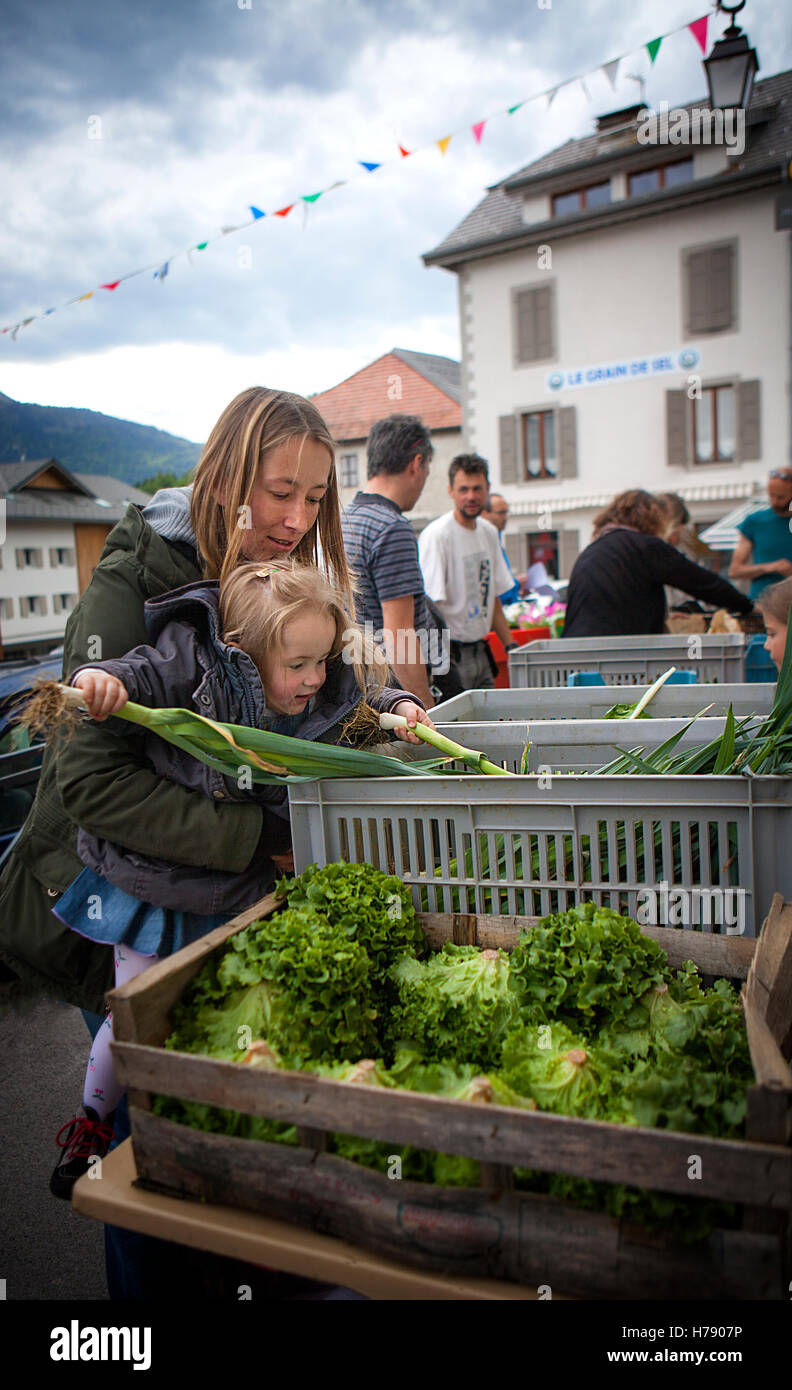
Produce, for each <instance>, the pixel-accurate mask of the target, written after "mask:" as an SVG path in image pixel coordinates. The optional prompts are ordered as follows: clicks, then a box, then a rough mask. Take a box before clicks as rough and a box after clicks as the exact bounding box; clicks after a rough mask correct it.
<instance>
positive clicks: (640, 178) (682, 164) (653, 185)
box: [627, 159, 693, 198]
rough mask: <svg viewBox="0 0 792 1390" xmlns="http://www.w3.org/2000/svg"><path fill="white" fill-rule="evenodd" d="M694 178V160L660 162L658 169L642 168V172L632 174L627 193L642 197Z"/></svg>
mask: <svg viewBox="0 0 792 1390" xmlns="http://www.w3.org/2000/svg"><path fill="white" fill-rule="evenodd" d="M692 178H693V160H692V159H680V160H678V161H677V162H676V164H660V165H658V166H657V168H656V169H642V170H641V172H640V174H630V177H629V178H628V180H627V194H628V197H630V198H640V197H641V196H642V195H643V194H645V193H659V192H660V191H661V189H663V188H676V187H677V186H678V185H679V184H680V183H689V182H690V180H691V179H692Z"/></svg>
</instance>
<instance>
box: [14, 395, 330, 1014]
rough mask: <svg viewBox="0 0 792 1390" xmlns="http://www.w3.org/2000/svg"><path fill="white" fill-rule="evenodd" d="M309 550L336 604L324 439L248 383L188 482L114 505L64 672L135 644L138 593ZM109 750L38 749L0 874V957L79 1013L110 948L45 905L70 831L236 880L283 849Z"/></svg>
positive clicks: (102, 744)
mask: <svg viewBox="0 0 792 1390" xmlns="http://www.w3.org/2000/svg"><path fill="white" fill-rule="evenodd" d="M318 544H321V550H322V556H323V563H324V566H325V568H326V570H327V572H328V574H329V576H330V578H331V579H332V580H333V582H334V584H335V585H336V587H337V588H338V589H339V590H340V591H341V592H342V594H343V595H344V596H345V601H346V602H347V606H350V602H349V574H348V571H347V565H346V559H345V556H344V547H343V541H342V537H341V521H340V512H339V504H338V488H337V483H336V473H335V463H334V452H333V439H332V436H331V434H330V431H329V429H328V427H327V425H326V424H325V421H324V420H323V419H322V416H321V415H320V413H319V411H318V410H317V409H316V406H315V405H313V404H312V402H311V401H309V400H306V399H305V398H304V397H302V396H297V395H293V394H292V393H291V392H288V391H272V390H268V389H267V388H266V387H263V386H253V387H250V388H249V389H248V390H246V391H242V392H240V394H239V395H238V396H236V397H235V399H234V400H232V401H231V403H230V404H229V405H228V406H227V407H226V409H225V410H224V411H223V413H222V415H221V416H220V418H219V420H218V421H217V424H216V425H215V426H214V428H213V430H212V431H211V433H210V435H209V438H208V440H207V442H206V445H205V447H204V449H203V451H202V454H201V458H200V460H199V462H198V465H197V468H196V473H195V482H194V484H193V485H192V487H186V488H167V489H164V490H162V491H160V492H158V493H157V494H156V495H155V497H154V498H153V499H152V502H151V503H150V504H149V505H148V506H146V507H145V508H144V509H143V510H141V509H140V508H139V507H137V506H135V505H130V507H129V508H128V510H127V513H126V515H125V516H124V517H123V519H122V520H121V521H120V522H119V523H118V525H117V526H115V527H114V528H113V530H112V531H111V532H110V534H109V536H108V537H107V541H106V543H105V547H104V550H103V551H102V555H101V557H100V559H99V563H98V564H97V566H96V569H95V570H94V573H93V576H92V578H91V582H90V584H89V585H88V588H87V589H86V590H85V592H84V593H83V594H82V596H81V597H80V600H79V602H78V603H77V605H76V606H75V608H74V610H73V611H72V613H71V614H70V616H69V620H68V623H67V624H66V633H65V637H64V647H63V675H64V679H68V678H69V677H70V675H71V674H72V672H73V671H74V670H75V669H76V668H77V667H78V666H81V665H84V664H85V663H86V662H90V661H96V660H99V661H106V660H108V659H111V658H114V657H119V656H121V655H122V654H123V653H124V652H127V651H129V650H130V649H131V648H132V647H135V646H137V645H139V644H142V643H145V642H146V640H147V639H146V628H145V624H144V617H143V608H144V604H145V602H146V600H147V599H154V598H157V597H159V596H160V595H162V594H165V593H168V592H169V591H170V590H173V589H179V588H181V587H182V586H183V585H185V584H190V583H193V582H195V581H196V580H199V579H207V578H208V579H221V578H225V576H226V575H227V574H228V573H229V571H231V570H232V569H233V568H234V567H235V566H236V565H237V564H238V563H240V562H244V561H245V560H257V561H260V562H262V563H263V562H265V561H269V560H274V559H277V558H279V557H282V556H288V555H291V556H294V558H295V559H297V560H301V561H304V562H308V563H311V562H313V561H315V559H316V555H317V546H318ZM200 700H201V697H200V696H199V697H198V705H197V708H198V709H199V712H200V711H201V710H202V709H203V705H202V704H201V703H200ZM122 745H123V740H119V739H118V738H114V737H113V736H112V735H109V734H107V732H106V730H100V731H96V730H92V731H91V732H90V734H87V733H86V731H85V730H83V729H79V730H78V731H77V732H76V733H75V734H74V735H73V736H72V737H71V738H69V739H65V738H60V739H56V740H55V741H54V742H53V743H52V744H51V745H50V746H49V748H48V749H47V752H46V753H45V756H44V762H43V766H42V772H41V778H40V780H39V785H38V789H37V793H36V799H35V801H34V803H33V806H32V808H31V810H30V813H29V815H28V818H27V820H26V822H25V825H24V826H23V827H22V830H21V831H20V833H19V836H18V838H17V840H16V842H15V844H14V847H13V851H12V853H11V854H10V856H9V858H8V861H7V863H6V865H5V868H4V871H3V874H2V877H0V960H2V961H3V962H5V964H6V965H8V966H10V967H11V968H12V970H13V971H14V972H15V973H16V974H18V975H21V976H22V977H23V978H24V979H27V980H29V981H32V982H34V983H35V984H38V985H39V986H40V987H41V988H42V989H44V990H47V991H48V992H50V993H53V994H54V995H55V997H56V998H59V999H61V1000H63V1001H65V1002H67V1003H72V1004H76V1005H78V1006H79V1007H81V1008H82V1009H85V1010H88V1011H90V1012H92V1013H94V1014H100V1013H101V1012H102V1011H103V1008H104V994H105V991H106V990H107V989H110V988H112V984H113V955H112V951H111V950H110V949H109V948H108V947H107V946H99V945H96V944H95V943H94V942H91V941H86V940H83V939H81V938H78V937H76V936H75V935H74V934H73V933H71V932H69V931H68V929H67V928H65V927H64V925H63V924H62V923H61V922H59V921H58V918H57V917H56V916H55V915H54V914H53V910H52V909H53V908H54V907H56V906H57V902H58V899H59V898H60V896H61V894H62V893H64V892H65V890H66V889H67V888H68V886H69V884H70V883H71V882H72V881H73V879H74V878H75V877H76V875H77V874H78V873H79V872H80V871H81V869H82V867H83V866H82V863H81V861H80V859H79V856H78V854H77V832H78V827H81V828H82V829H83V830H85V831H87V832H88V833H91V832H92V831H93V829H94V827H96V826H98V825H99V824H100V823H101V825H102V828H103V829H102V833H103V834H104V835H105V836H106V837H107V838H109V839H111V840H112V841H113V842H115V843H118V844H122V845H124V846H126V847H127V848H128V849H130V850H132V851H134V852H138V853H140V854H143V855H147V854H154V855H158V856H160V857H165V858H169V859H172V860H173V861H174V862H178V863H181V864H184V865H202V866H208V867H209V868H212V869H215V870H218V871H222V872H225V873H229V874H241V873H243V872H244V871H246V870H247V869H248V868H249V866H250V864H251V861H252V860H253V859H254V858H255V856H256V855H257V854H258V853H260V845H261V843H263V842H264V840H267V843H268V844H269V846H270V848H271V850H272V851H273V852H275V853H277V852H278V851H279V850H280V851H281V852H286V851H287V850H288V847H289V839H288V826H286V827H284V824H283V821H282V820H277V819H276V820H275V821H274V822H273V823H270V817H269V813H268V812H267V810H266V808H262V807H261V806H258V805H253V804H250V803H248V804H241V803H238V802H232V801H226V800H225V799H221V798H219V799H216V800H214V801H210V800H207V799H205V798H203V797H196V796H195V795H194V794H193V793H192V792H191V791H189V790H188V789H187V788H185V787H182V786H178V785H177V784H175V783H173V782H168V781H166V780H164V779H162V778H161V777H158V776H157V774H156V773H155V772H154V771H153V770H152V768H151V766H150V765H149V764H148V763H147V762H146V760H145V759H143V758H140V759H139V760H138V762H137V763H134V762H132V763H130V759H129V756H128V750H127V749H126V748H124V747H123V746H122ZM268 837H269V838H268Z"/></svg>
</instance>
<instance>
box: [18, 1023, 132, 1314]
mask: <svg viewBox="0 0 792 1390" xmlns="http://www.w3.org/2000/svg"><path fill="white" fill-rule="evenodd" d="M90 1042H91V1037H90V1034H89V1032H88V1029H87V1028H86V1026H85V1023H84V1022H83V1018H82V1015H81V1013H80V1011H79V1009H74V1008H72V1007H71V1006H70V1005H67V1004H59V1003H57V1002H56V1001H54V1000H52V999H39V1000H38V1002H36V1003H35V1005H34V1006H33V1007H32V1008H29V1009H28V1011H26V1012H25V1013H21V1014H20V1013H17V1012H13V1011H12V1012H9V1013H6V1014H5V1015H4V1016H3V1017H1V1018H0V1058H1V1059H2V1061H0V1144H1V1145H2V1149H1V1150H0V1152H1V1153H2V1158H0V1280H5V1297H6V1298H7V1299H12V1300H16V1299H56V1298H65V1299H74V1298H79V1299H106V1298H107V1284H106V1281H105V1260H104V1227H103V1226H102V1225H101V1223H100V1222H98V1221H93V1220H91V1218H90V1217H86V1216H80V1215H78V1214H77V1212H75V1211H73V1210H72V1207H71V1203H70V1202H66V1201H63V1200H61V1199H59V1198H57V1197H53V1196H52V1194H51V1192H50V1190H49V1180H50V1175H51V1173H52V1170H53V1168H54V1167H55V1164H56V1163H57V1160H58V1155H59V1153H60V1150H59V1149H58V1147H57V1145H56V1143H55V1136H56V1134H57V1132H58V1130H59V1129H60V1127H61V1125H63V1124H65V1123H66V1121H67V1120H69V1119H71V1117H72V1116H73V1115H74V1114H76V1113H77V1111H78V1110H79V1107H80V1105H81V1102H82V1086H83V1079H84V1076H85V1067H86V1064H87V1061H88V1049H89V1046H90ZM1 1289H2V1286H1V1285H0V1290H1Z"/></svg>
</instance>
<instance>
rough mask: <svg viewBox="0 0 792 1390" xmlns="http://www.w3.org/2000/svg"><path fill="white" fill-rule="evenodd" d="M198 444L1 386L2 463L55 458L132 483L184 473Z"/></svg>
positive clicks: (83, 470)
mask: <svg viewBox="0 0 792 1390" xmlns="http://www.w3.org/2000/svg"><path fill="white" fill-rule="evenodd" d="M200 452H201V445H200V444H193V443H192V442H191V441H190V440H189V439H181V438H180V437H179V436H178V435H175V434H167V433H166V431H165V430H157V429H154V428H153V426H151V425H136V424H133V422H132V421H131V420H117V419H115V417H114V416H112V415H102V414H100V412H99V411H98V410H75V409H72V408H71V407H64V406H56V405H27V404H24V403H23V402H22V401H14V400H12V399H11V397H10V396H4V395H3V393H2V392H0V463H13V462H15V461H16V460H17V459H19V458H21V456H22V455H23V454H24V455H25V456H26V457H27V458H29V459H36V458H55V459H57V460H58V462H59V463H62V464H63V465H64V467H65V468H68V469H70V470H71V471H72V472H75V473H105V474H107V473H109V474H110V475H111V476H112V477H113V478H122V479H123V480H124V482H127V483H136V482H138V481H139V480H140V479H142V478H148V477H150V475H151V474H152V473H175V474H177V475H180V474H182V473H186V472H187V471H188V469H190V468H192V467H193V466H194V465H195V464H196V463H197V461H198V457H199V455H200Z"/></svg>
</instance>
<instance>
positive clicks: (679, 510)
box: [655, 492, 690, 527]
mask: <svg viewBox="0 0 792 1390" xmlns="http://www.w3.org/2000/svg"><path fill="white" fill-rule="evenodd" d="M655 495H656V497H657V500H658V502H662V504H663V506H664V507H665V509H666V511H667V513H668V520H669V522H670V524H671V525H672V526H674V527H676V526H687V524H688V522H689V521H690V512H689V511H688V509H687V507H686V506H685V504H684V502H683V501H682V498H681V497H680V495H679V493H678V492H658V493H656V494H655Z"/></svg>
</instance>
